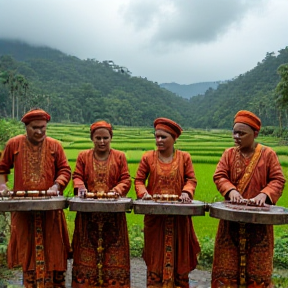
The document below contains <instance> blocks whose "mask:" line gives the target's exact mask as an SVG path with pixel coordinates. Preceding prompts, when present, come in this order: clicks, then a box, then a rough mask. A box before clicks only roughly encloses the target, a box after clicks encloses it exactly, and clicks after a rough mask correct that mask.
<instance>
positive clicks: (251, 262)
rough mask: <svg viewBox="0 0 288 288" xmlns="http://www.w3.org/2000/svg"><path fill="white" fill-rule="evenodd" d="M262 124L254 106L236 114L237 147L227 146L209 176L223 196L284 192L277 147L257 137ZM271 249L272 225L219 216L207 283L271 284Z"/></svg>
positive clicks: (258, 197)
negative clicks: (272, 146)
mask: <svg viewBox="0 0 288 288" xmlns="http://www.w3.org/2000/svg"><path fill="white" fill-rule="evenodd" d="M260 128H261V120H260V119H259V118H258V117H257V116H256V115H255V114H253V113H252V112H250V111H246V110H241V111H239V112H238V113H237V114H236V115H235V118H234V126H233V139H234V142H235V147H232V148H229V149H227V150H225V152H224V153H223V155H222V157H221V159H220V161H219V163H218V165H217V168H216V171H215V174H214V176H213V179H214V182H215V184H216V186H217V189H218V191H219V192H220V193H221V195H222V196H224V197H225V199H227V200H230V201H232V202H236V203H241V202H243V201H244V202H245V200H249V202H250V203H253V204H254V205H259V206H263V205H264V204H265V203H266V204H273V205H274V204H276V202H277V200H278V199H279V197H280V196H281V194H282V190H283V187H284V183H285V179H284V176H283V172H282V169H281V166H280V163H279V160H278V158H277V155H276V153H275V152H274V151H273V150H272V149H271V148H269V147H267V146H264V145H261V144H259V143H257V142H256V141H255V139H256V138H257V136H258V134H259V130H260ZM241 247H242V248H241ZM239 248H241V249H242V250H241V249H239ZM273 249H274V236H273V226H272V225H263V224H250V223H247V224H243V223H238V222H232V221H226V220H220V222H219V227H218V232H217V236H216V241H215V250H214V260H213V268H212V280H211V282H212V283H211V284H212V286H211V287H212V288H220V287H223V288H224V287H226V288H228V287H230V288H236V287H247V288H253V287H255V288H256V287H259V288H260V287H266V288H268V287H269V288H271V287H273V284H272V283H271V275H272V271H273ZM241 251H242V252H241ZM240 261H241V265H240Z"/></svg>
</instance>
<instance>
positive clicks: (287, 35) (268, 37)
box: [0, 0, 288, 84]
mask: <svg viewBox="0 0 288 288" xmlns="http://www.w3.org/2000/svg"><path fill="white" fill-rule="evenodd" d="M287 13H288V1H287V0H25V1H24V0H0V37H1V38H11V39H20V40H24V41H26V42H28V43H30V44H36V45H45V46H49V47H52V48H56V49H59V50H60V51H62V52H64V53H67V54H69V55H74V56H76V57H79V58H81V59H87V58H95V59H96V60H98V61H104V60H113V61H114V63H115V64H117V65H120V66H125V67H127V68H128V69H129V70H130V71H131V72H132V76H142V77H147V78H148V80H151V81H155V82H158V83H164V82H168V83H169V82H176V83H179V84H191V83H198V82H205V81H218V80H227V79H231V78H233V77H235V76H238V75H239V74H242V73H245V72H247V71H249V70H251V69H252V68H253V67H255V66H256V65H257V62H261V61H262V59H264V58H265V55H266V53H267V52H275V53H277V51H279V50H280V49H283V48H285V47H286V46H288V16H287V15H288V14H287Z"/></svg>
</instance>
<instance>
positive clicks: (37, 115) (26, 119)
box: [21, 109, 51, 125]
mask: <svg viewBox="0 0 288 288" xmlns="http://www.w3.org/2000/svg"><path fill="white" fill-rule="evenodd" d="M50 119H51V117H50V115H49V114H48V113H47V112H45V111H44V110H42V109H33V110H30V111H28V112H27V113H26V114H24V116H23V117H22V119H21V121H22V122H23V123H25V125H27V124H29V123H30V122H31V121H34V120H46V121H47V122H49V121H50Z"/></svg>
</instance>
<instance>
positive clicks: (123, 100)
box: [0, 39, 288, 129]
mask: <svg viewBox="0 0 288 288" xmlns="http://www.w3.org/2000/svg"><path fill="white" fill-rule="evenodd" d="M284 63H288V48H287V47H286V48H284V49H282V50H280V51H278V54H277V55H276V54H275V53H274V52H269V53H267V55H266V57H265V58H264V59H263V60H262V61H260V62H258V63H257V66H256V67H254V68H253V69H252V70H250V71H248V72H246V73H244V74H241V75H239V76H237V77H235V78H234V79H233V80H230V81H226V82H208V83H206V82H204V83H196V84H191V85H184V87H181V86H183V85H181V86H180V87H179V84H177V83H168V84H167V83H163V84H160V85H159V84H158V83H156V82H152V81H148V80H147V79H146V78H141V77H133V71H132V73H131V72H130V71H129V67H128V68H125V67H120V66H118V65H117V64H115V63H114V62H113V59H112V60H109V61H103V62H99V61H97V60H96V59H85V60H81V59H79V58H77V57H75V56H71V55H67V54H65V53H62V52H61V51H59V50H57V49H51V48H49V47H36V46H31V45H29V44H27V43H23V42H19V41H11V40H5V39H0V73H2V74H1V75H4V74H3V72H5V71H6V72H7V71H12V72H13V73H12V72H11V73H12V74H13V75H14V76H15V75H18V74H19V75H23V76H24V77H25V78H26V79H27V81H28V83H29V89H28V92H27V93H26V94H25V95H24V94H23V93H22V94H19V93H18V94H19V95H18V96H17V95H16V96H17V97H16V98H17V99H16V100H17V102H16V103H17V111H18V110H19V115H18V119H19V118H20V116H21V115H22V114H23V112H25V111H27V110H28V109H29V108H30V107H34V106H40V107H42V108H43V109H46V110H47V111H48V112H49V113H50V114H51V116H52V121H55V122H63V121H64V122H78V123H87V124H90V123H92V122H94V121H96V120H98V119H105V120H107V121H110V122H111V123H112V124H114V125H133V126H143V125H145V126H151V127H152V125H153V121H154V119H155V118H157V117H167V118H171V119H173V120H175V121H177V122H179V123H180V124H181V125H182V126H184V127H194V128H209V129H210V128H229V129H230V128H231V125H232V122H233V116H234V115H235V113H236V112H237V111H238V110H241V109H247V110H250V111H252V112H255V113H256V114H257V115H258V116H259V117H260V118H261V120H262V122H263V125H264V126H266V125H278V110H277V108H276V105H275V101H274V89H275V87H276V85H277V83H278V82H279V80H280V77H279V75H278V74H277V68H278V67H279V66H280V65H281V64H284ZM12 74H11V75H12ZM212 83H213V85H215V86H216V87H215V86H213V85H212ZM170 84H171V85H170ZM198 84H199V85H198ZM200 84H201V85H200ZM163 85H164V86H165V85H166V87H165V89H163ZM206 85H207V86H206ZM211 85H212V87H210V86H211ZM186 86H187V87H186ZM208 86H209V88H208V90H207V87H208ZM167 87H169V88H170V89H171V87H174V88H175V87H177V89H178V88H184V89H182V90H183V91H184V90H189V91H190V88H192V87H194V88H195V89H194V91H197V92H195V93H197V94H196V96H193V97H191V96H190V97H188V98H189V99H185V98H183V97H184V96H183V97H180V96H178V95H184V94H183V93H184V92H183V93H182V92H181V93H180V92H179V90H178V92H177V91H176V92H174V91H173V92H171V91H168V88H167ZM196 87H197V89H198V90H197V89H196ZM186 88H187V89H186ZM203 90H206V92H203ZM199 91H200V92H199ZM16 92H17V91H16ZM188 93H189V95H190V93H191V92H188ZM16 94H17V93H16ZM176 94H178V95H176ZM201 94H202V95H201ZM0 102H1V106H0V116H1V117H11V108H12V101H11V93H9V87H8V85H7V84H6V85H2V84H0Z"/></svg>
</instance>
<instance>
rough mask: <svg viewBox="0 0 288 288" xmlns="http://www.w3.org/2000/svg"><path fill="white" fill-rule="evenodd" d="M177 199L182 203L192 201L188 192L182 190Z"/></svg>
mask: <svg viewBox="0 0 288 288" xmlns="http://www.w3.org/2000/svg"><path fill="white" fill-rule="evenodd" d="M179 199H180V200H181V202H182V203H192V199H191V198H190V197H189V194H188V193H187V192H182V193H181V196H180V197H179Z"/></svg>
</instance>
